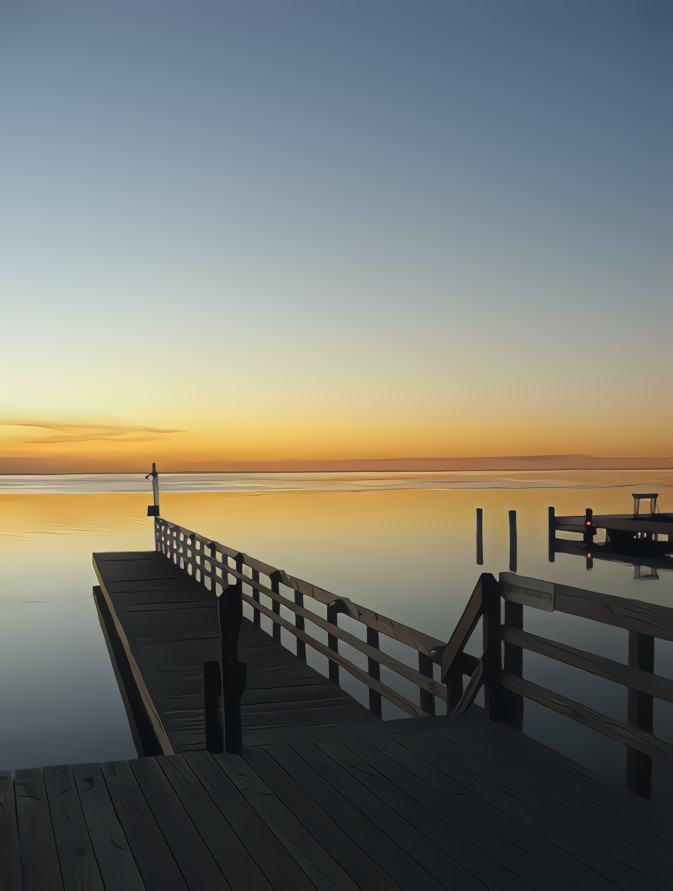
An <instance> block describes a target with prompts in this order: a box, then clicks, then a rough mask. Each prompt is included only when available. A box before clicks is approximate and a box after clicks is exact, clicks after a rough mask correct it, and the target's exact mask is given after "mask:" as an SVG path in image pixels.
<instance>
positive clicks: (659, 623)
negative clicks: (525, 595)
mask: <svg viewBox="0 0 673 891" xmlns="http://www.w3.org/2000/svg"><path fill="white" fill-rule="evenodd" d="M500 581H501V585H502V596H503V597H504V598H505V599H510V595H509V591H510V587H512V588H519V589H524V588H527V589H529V590H530V592H531V594H532V595H534V593H535V591H536V590H538V589H539V591H541V592H545V591H547V590H548V588H549V586H550V585H551V583H550V582H543V581H541V580H539V579H524V578H523V577H522V576H517V575H514V574H510V573H507V572H501V573H500ZM553 598H554V609H555V610H557V611H558V612H563V613H569V614H571V615H574V616H579V617H581V618H584V619H593V620H594V621H595V622H603V623H604V624H606V625H615V626H617V627H618V628H626V629H627V630H631V631H638V632H639V633H641V634H649V635H650V636H652V637H660V638H663V639H664V640H673V608H672V607H668V606H659V605H658V604H654V603H646V602H645V601H643V600H631V599H629V598H627V597H615V596H613V595H610V594H600V593H599V592H597V591H586V590H584V589H582V588H573V587H571V586H569V585H558V584H554V585H553Z"/></svg>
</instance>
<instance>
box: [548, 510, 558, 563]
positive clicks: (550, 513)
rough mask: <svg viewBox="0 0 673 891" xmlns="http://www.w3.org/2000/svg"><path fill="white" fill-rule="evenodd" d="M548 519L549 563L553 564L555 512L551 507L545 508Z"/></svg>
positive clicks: (554, 555) (554, 556) (554, 553)
mask: <svg viewBox="0 0 673 891" xmlns="http://www.w3.org/2000/svg"><path fill="white" fill-rule="evenodd" d="M547 514H548V517H549V554H548V557H549V562H550V563H553V562H554V560H555V559H556V512H555V511H554V508H553V507H549V508H547Z"/></svg>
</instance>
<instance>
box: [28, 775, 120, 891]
mask: <svg viewBox="0 0 673 891" xmlns="http://www.w3.org/2000/svg"><path fill="white" fill-rule="evenodd" d="M42 776H43V777H44V786H45V789H46V792H47V799H48V801H49V811H50V813H51V822H52V825H53V827H54V838H55V839H56V850H57V851H58V859H59V862H60V864H61V874H62V875H63V883H64V885H65V886H66V888H86V889H87V891H89V889H91V891H103V889H104V888H105V885H104V884H103V879H102V877H101V874H100V870H99V869H98V863H97V860H96V855H95V854H94V851H93V847H92V844H91V838H90V836H89V831H88V829H87V825H86V820H85V818H84V813H83V812H82V806H81V804H80V801H79V796H78V794H77V789H76V787H75V781H74V779H73V775H72V767H70V766H68V765H59V766H57V767H45V768H44V769H43V771H42Z"/></svg>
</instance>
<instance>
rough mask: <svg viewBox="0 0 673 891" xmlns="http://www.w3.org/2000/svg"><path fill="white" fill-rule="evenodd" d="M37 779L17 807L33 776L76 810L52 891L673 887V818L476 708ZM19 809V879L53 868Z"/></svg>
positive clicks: (52, 822) (61, 771)
mask: <svg viewBox="0 0 673 891" xmlns="http://www.w3.org/2000/svg"><path fill="white" fill-rule="evenodd" d="M21 773H23V778H19V777H17V778H15V780H14V781H13V786H14V788H15V789H16V791H17V793H18V794H17V802H20V801H21V799H22V794H23V792H25V788H26V779H27V777H26V774H27V773H30V777H29V779H30V782H31V783H32V787H30V794H31V796H32V795H33V794H35V795H36V800H38V801H45V800H46V799H45V797H44V795H43V794H42V793H43V791H44V788H45V785H46V790H47V797H49V800H50V801H52V800H55V801H59V800H60V804H58V805H57V807H56V809H55V810H54V811H47V816H48V817H49V816H50V819H49V822H48V823H45V822H44V821H42V823H41V826H40V830H39V831H40V833H41V834H42V835H44V834H45V830H49V832H50V833H51V839H52V841H54V839H55V847H56V848H57V849H58V855H57V857H54V856H51V857H50V856H48V854H49V852H48V851H47V856H42V857H40V861H41V862H40V885H39V887H42V888H45V889H47V888H60V887H65V888H66V889H70V888H82V887H84V888H87V889H88V888H89V887H96V882H102V886H103V887H105V888H106V889H112V891H116V889H119V891H126V889H127V888H135V887H143V885H144V886H145V887H146V888H148V889H161V891H172V889H174V888H175V889H178V888H198V889H199V891H210V889H213V891H218V889H226V888H233V889H241V891H247V889H260V891H261V889H269V888H274V889H276V888H277V889H285V888H288V889H295V888H296V889H311V888H318V889H323V888H324V889H328V888H329V889H334V888H362V889H369V888H376V889H380V891H387V889H399V888H413V887H415V886H416V885H421V884H422V885H423V887H428V888H440V889H441V888H455V889H460V891H470V889H494V888H497V889H498V891H500V889H504V891H507V889H517V891H518V889H528V888H531V889H539V888H545V889H552V891H555V889H570V888H577V887H580V888H592V889H594V888H596V889H623V891H655V889H666V888H668V889H670V888H671V884H672V881H671V880H672V878H673V852H672V851H671V847H670V844H669V839H670V833H671V830H672V829H673V820H672V819H671V816H670V815H669V814H668V813H667V812H666V810H665V809H664V808H663V807H658V806H656V805H654V804H651V803H647V802H644V801H641V800H639V799H637V798H636V797H635V796H633V795H631V794H630V793H627V792H623V793H622V792H620V793H617V792H616V791H615V790H613V789H610V788H609V787H607V786H606V784H604V783H603V782H602V781H601V780H600V779H598V777H596V776H595V775H593V774H591V772H589V771H587V770H585V769H583V768H579V767H578V766H577V765H574V764H573V763H572V762H570V761H568V760H567V759H565V758H563V757H562V756H560V755H557V754H556V753H554V752H552V751H551V750H549V749H547V748H545V747H544V746H542V745H540V744H538V743H536V742H534V741H533V740H530V739H527V738H525V737H523V742H522V736H521V734H519V733H517V732H516V731H513V730H512V729H511V728H508V727H504V726H502V725H497V724H492V723H487V722H486V721H484V720H483V719H482V718H480V717H479V715H478V713H476V712H475V713H474V714H470V713H467V714H465V715H463V716H462V717H461V718H460V719H458V720H453V721H451V720H449V719H446V718H436V719H434V720H432V721H429V720H428V719H413V718H410V719H408V720H405V721H395V722H388V724H387V725H385V724H382V725H379V726H377V725H376V724H374V725H370V726H369V727H366V728H365V727H359V728H351V727H344V728H342V729H341V730H340V731H334V730H328V731H325V730H313V731H311V730H307V731H306V735H305V738H304V739H303V740H299V739H293V740H285V741H280V740H279V741H276V742H275V743H269V744H262V745H255V746H244V748H243V751H242V753H241V755H217V756H213V755H211V754H209V753H207V752H190V753H186V754H184V755H173V756H159V757H148V758H144V759H140V760H136V761H130V762H114V763H108V764H102V765H81V766H78V767H75V768H68V767H60V768H44V769H43V770H42V771H39V770H38V771H31V772H26V771H23V772H21ZM43 776H44V777H45V778H46V783H45V784H42V785H40V781H41V780H42V778H43ZM20 783H21V784H22V788H23V792H21V791H19V788H18V786H19V784H20ZM11 787H12V783H11V782H10V783H5V784H4V786H3V787H2V788H3V795H4V796H5V799H7V796H8V794H11ZM40 790H42V792H41V791H40ZM24 798H25V796H24ZM20 810H21V809H20V807H17V810H16V812H15V813H14V816H12V813H13V812H12V810H11V808H10V809H8V810H7V811H6V812H3V813H6V815H7V816H6V818H5V819H4V822H3V832H4V833H5V835H6V834H7V832H9V834H10V837H11V835H12V834H14V833H15V836H16V837H18V846H20V848H21V853H20V854H19V851H18V846H15V847H14V848H13V853H12V854H11V855H10V854H8V853H7V852H5V851H3V854H4V863H3V866H4V869H5V871H4V872H3V877H4V876H11V875H14V876H16V875H17V874H18V873H17V871H18V870H19V869H20V863H19V857H20V859H21V860H22V861H23V862H24V863H26V862H27V858H28V856H31V857H33V856H38V851H37V850H36V848H35V840H36V835H35V832H34V830H33V826H32V824H31V821H30V820H26V819H25V818H24V819H22V817H21V813H20ZM65 815H67V820H68V821H69V828H67V829H65V828H64V826H63V820H64V817H65ZM24 816H25V815H24ZM43 816H44V812H43ZM14 821H15V822H14ZM108 832H109V837H108V840H107V841H106V835H105V834H106V833H108ZM80 846H81V847H83V848H84V850H85V854H84V855H82V859H83V863H82V865H81V866H80V867H78V869H77V870H76V871H73V855H74V856H77V851H78V849H79V847H80ZM108 846H109V847H111V848H112V850H108V849H107V848H108ZM85 875H86V877H87V878H86V879H84V876H85ZM34 876H35V874H34ZM91 877H93V880H92V878H91ZM96 877H98V878H96ZM83 881H84V882H85V883H84V884H82V882H83ZM92 881H93V882H94V883H93V884H91V882H92ZM6 887H12V886H11V885H9V884H6ZM17 887H20V886H17ZM26 887H28V886H26ZM32 887H38V886H37V885H36V884H35V883H34V882H33V885H32Z"/></svg>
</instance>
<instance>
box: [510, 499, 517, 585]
mask: <svg viewBox="0 0 673 891" xmlns="http://www.w3.org/2000/svg"><path fill="white" fill-rule="evenodd" d="M516 553H517V541H516V511H515V510H511V511H510V512H509V571H510V572H516Z"/></svg>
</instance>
